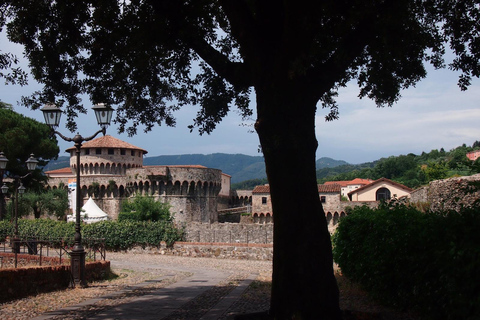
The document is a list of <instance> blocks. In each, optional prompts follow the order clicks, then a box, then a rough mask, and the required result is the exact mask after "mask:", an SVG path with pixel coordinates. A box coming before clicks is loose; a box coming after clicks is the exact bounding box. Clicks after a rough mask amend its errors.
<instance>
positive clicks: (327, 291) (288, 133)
mask: <svg viewBox="0 0 480 320" xmlns="http://www.w3.org/2000/svg"><path fill="white" fill-rule="evenodd" d="M289 87H290V88H288V86H286V87H284V88H274V86H272V87H271V88H265V89H262V88H260V89H259V87H257V88H256V89H257V92H256V93H257V111H258V119H257V122H256V125H255V128H256V130H257V133H258V135H259V138H260V143H261V146H262V151H263V154H264V157H265V165H266V170H267V177H268V181H269V184H270V195H271V200H272V208H273V219H274V250H273V278H272V279H273V280H272V297H271V307H270V314H271V315H272V316H273V317H274V318H275V319H341V315H340V308H339V300H338V299H339V296H338V295H339V294H338V286H337V283H336V280H335V276H334V273H333V258H332V247H331V241H330V234H329V232H328V229H327V223H326V219H325V214H324V211H323V209H322V206H321V203H320V199H319V196H318V187H317V181H316V168H315V152H316V149H317V145H318V143H317V140H316V137H315V110H316V100H315V97H309V96H308V95H307V94H302V92H301V91H300V92H298V91H297V90H296V89H294V88H295V87H296V86H289ZM297 88H298V87H297ZM270 89H273V90H270ZM293 91H297V92H293ZM286 110H288V112H286ZM267 115H268V116H267Z"/></svg>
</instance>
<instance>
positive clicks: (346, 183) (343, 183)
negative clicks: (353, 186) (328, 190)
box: [324, 181, 350, 187]
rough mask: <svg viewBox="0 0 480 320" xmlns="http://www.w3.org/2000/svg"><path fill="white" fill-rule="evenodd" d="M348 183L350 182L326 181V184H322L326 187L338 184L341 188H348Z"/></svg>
mask: <svg viewBox="0 0 480 320" xmlns="http://www.w3.org/2000/svg"><path fill="white" fill-rule="evenodd" d="M349 182H350V181H327V182H325V183H324V185H326V186H328V185H331V184H339V185H340V186H342V187H346V186H348V183H349Z"/></svg>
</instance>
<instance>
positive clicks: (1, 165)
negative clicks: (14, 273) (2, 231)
mask: <svg viewBox="0 0 480 320" xmlns="http://www.w3.org/2000/svg"><path fill="white" fill-rule="evenodd" d="M7 162H8V159H7V158H6V157H5V155H4V154H3V152H0V169H2V170H5V168H6V166H7ZM25 163H26V165H27V169H28V171H29V172H28V173H27V174H26V175H24V176H18V175H15V176H13V177H12V178H13V179H14V189H15V196H14V201H15V229H14V237H13V247H12V251H13V252H14V253H15V268H16V267H17V254H18V253H19V252H20V239H19V238H18V194H23V193H25V190H26V188H25V187H24V186H23V183H22V182H21V180H22V179H24V178H26V177H27V176H29V175H30V174H31V173H32V172H33V171H34V170H35V169H36V167H37V163H38V161H37V159H35V158H34V157H33V154H31V155H30V158H28V160H27V161H25ZM2 177H3V171H2ZM1 189H2V193H3V194H6V193H7V192H8V186H7V185H6V184H5V183H4V184H3V185H2V188H1Z"/></svg>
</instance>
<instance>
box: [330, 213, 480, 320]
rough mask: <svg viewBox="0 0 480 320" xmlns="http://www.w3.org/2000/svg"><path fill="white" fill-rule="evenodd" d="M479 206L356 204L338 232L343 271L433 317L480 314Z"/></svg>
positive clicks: (398, 302)
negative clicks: (436, 209)
mask: <svg viewBox="0 0 480 320" xmlns="http://www.w3.org/2000/svg"><path fill="white" fill-rule="evenodd" d="M479 228H480V211H479V209H464V210H463V211H462V212H461V213H456V212H447V213H431V212H429V213H427V214H424V213H421V212H419V211H417V210H416V209H414V208H412V207H408V206H405V205H398V204H397V205H391V206H389V205H384V206H382V207H380V208H378V209H369V208H367V207H356V208H355V209H353V211H352V212H351V213H350V214H349V215H348V216H347V217H345V218H343V219H342V220H340V222H339V225H338V227H337V231H336V233H335V235H334V237H333V245H334V259H335V261H336V262H337V263H338V264H339V266H340V268H341V270H342V273H343V274H345V275H346V276H347V277H348V278H350V279H351V280H354V281H357V282H359V283H360V284H361V285H362V286H363V287H364V288H366V289H367V290H368V291H369V292H371V293H372V294H373V295H374V296H375V297H376V298H378V299H380V300H382V301H384V302H386V303H389V304H391V305H394V306H397V307H400V308H408V309H412V308H415V309H417V310H419V311H420V312H422V313H424V314H425V315H426V316H428V317H430V318H432V319H477V318H478V317H480V309H479V308H478V306H479V305H480V292H478V289H477V284H478V283H479V281H480V275H479V273H478V270H479V268H480V260H479V259H478V257H479V255H480V235H479V233H478V230H479Z"/></svg>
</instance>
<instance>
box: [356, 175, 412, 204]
mask: <svg viewBox="0 0 480 320" xmlns="http://www.w3.org/2000/svg"><path fill="white" fill-rule="evenodd" d="M412 191H413V190H412V189H410V188H409V187H407V186H404V185H403V184H401V183H398V182H395V181H392V180H390V179H387V178H380V179H378V180H375V181H373V182H371V183H369V184H367V185H364V186H363V187H361V188H358V189H355V190H353V191H351V192H349V193H348V198H349V199H350V201H380V200H389V199H390V198H398V199H400V198H402V197H407V198H408V197H410V192H412Z"/></svg>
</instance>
